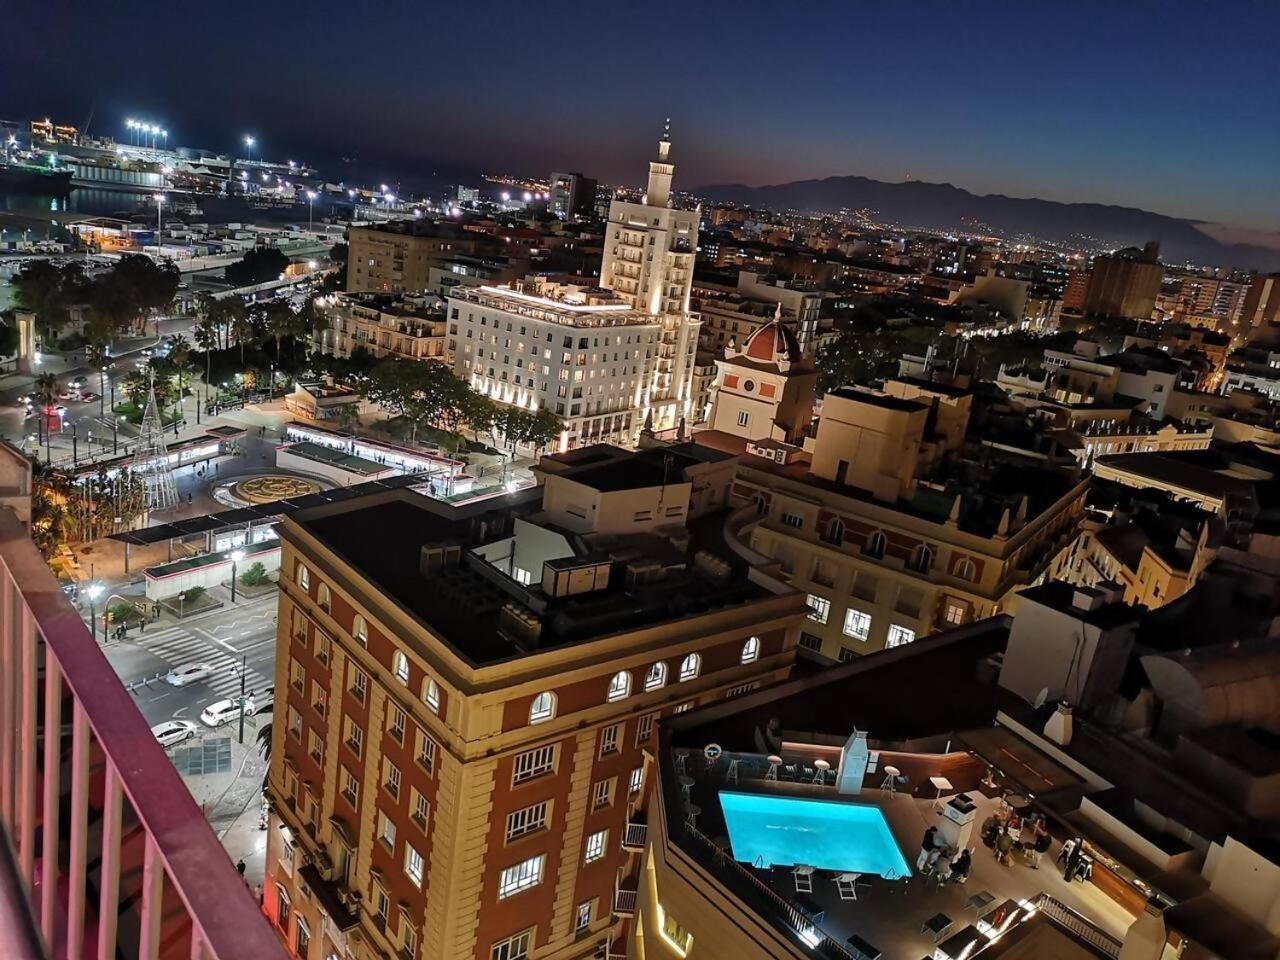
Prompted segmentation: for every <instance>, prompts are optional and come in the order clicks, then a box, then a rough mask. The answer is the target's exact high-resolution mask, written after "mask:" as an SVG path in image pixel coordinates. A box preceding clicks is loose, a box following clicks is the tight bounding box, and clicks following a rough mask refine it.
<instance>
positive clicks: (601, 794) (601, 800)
mask: <svg viewBox="0 0 1280 960" xmlns="http://www.w3.org/2000/svg"><path fill="white" fill-rule="evenodd" d="M615 781H616V778H614V777H610V778H609V779H608V780H597V781H596V784H595V786H593V787H592V788H591V809H592V810H600V809H602V808H604V807H607V806H609V804H611V803H613V785H614V783H615Z"/></svg>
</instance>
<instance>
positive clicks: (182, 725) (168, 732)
mask: <svg viewBox="0 0 1280 960" xmlns="http://www.w3.org/2000/svg"><path fill="white" fill-rule="evenodd" d="M198 729H200V728H199V727H197V726H196V725H195V724H194V723H192V722H191V721H190V720H166V721H165V722H164V723H157V724H156V725H155V726H154V727H152V728H151V732H152V733H153V734H154V735H155V738H156V740H157V741H158V742H159V743H160V746H162V747H172V746H173V745H174V744H177V743H181V742H182V741H183V740H189V739H191V738H192V737H194V736H195V735H196V731H197V730H198Z"/></svg>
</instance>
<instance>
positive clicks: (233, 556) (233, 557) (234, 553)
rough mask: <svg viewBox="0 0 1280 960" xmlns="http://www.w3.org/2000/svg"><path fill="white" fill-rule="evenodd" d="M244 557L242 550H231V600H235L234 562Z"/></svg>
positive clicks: (236, 562) (233, 601)
mask: <svg viewBox="0 0 1280 960" xmlns="http://www.w3.org/2000/svg"><path fill="white" fill-rule="evenodd" d="M243 559H244V551H243V550H232V551H231V602H232V603H235V602H236V564H238V563H239V562H240V561H241V560H243Z"/></svg>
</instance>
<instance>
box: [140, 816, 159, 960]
mask: <svg viewBox="0 0 1280 960" xmlns="http://www.w3.org/2000/svg"><path fill="white" fill-rule="evenodd" d="M163 913H164V864H163V863H162V862H161V861H160V851H159V850H157V849H156V841H155V838H154V837H152V836H151V834H149V833H148V834H147V852H146V856H145V857H144V858H143V862H142V915H141V916H140V917H139V921H138V960H159V957H160V918H161V916H162V915H163Z"/></svg>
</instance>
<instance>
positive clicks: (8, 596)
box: [0, 573, 18, 828]
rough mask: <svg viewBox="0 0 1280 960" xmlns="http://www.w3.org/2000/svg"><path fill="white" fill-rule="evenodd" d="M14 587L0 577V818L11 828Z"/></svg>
mask: <svg viewBox="0 0 1280 960" xmlns="http://www.w3.org/2000/svg"><path fill="white" fill-rule="evenodd" d="M13 593H14V587H13V584H12V583H11V582H10V580H9V577H8V574H7V573H6V574H4V575H0V818H3V819H4V822H5V823H6V824H7V825H8V826H9V827H10V828H12V827H13V816H14V805H13V798H14V781H15V780H16V779H17V770H16V765H17V762H18V751H17V735H18V730H17V716H18V706H17V703H18V698H17V697H16V696H15V695H14V694H16V693H17V690H18V685H17V682H16V678H17V674H18V670H17V663H16V656H15V651H16V650H17V644H16V643H15V642H14V635H13V616H12V605H13Z"/></svg>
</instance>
